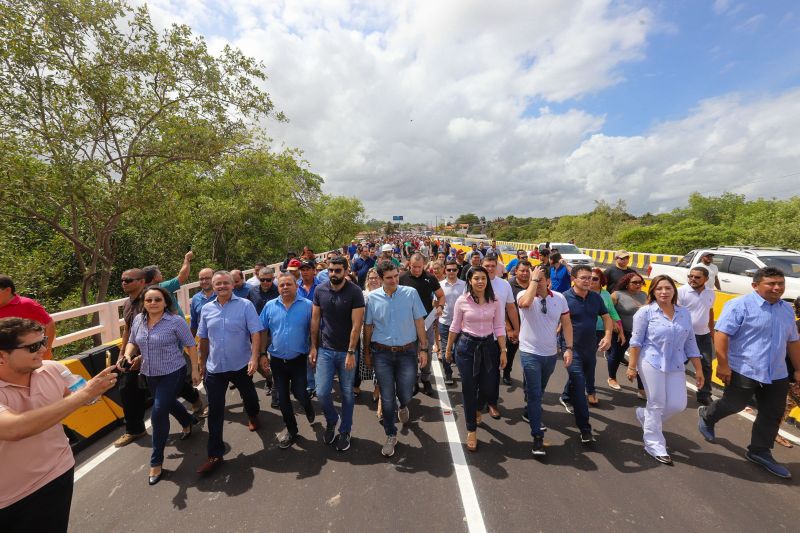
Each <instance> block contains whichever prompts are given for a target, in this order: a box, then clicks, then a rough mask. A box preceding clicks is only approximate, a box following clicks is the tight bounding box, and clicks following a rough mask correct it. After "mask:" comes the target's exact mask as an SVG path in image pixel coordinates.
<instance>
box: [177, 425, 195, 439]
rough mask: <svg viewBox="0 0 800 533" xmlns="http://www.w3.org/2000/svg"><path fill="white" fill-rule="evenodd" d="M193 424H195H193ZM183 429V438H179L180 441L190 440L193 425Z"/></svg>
mask: <svg viewBox="0 0 800 533" xmlns="http://www.w3.org/2000/svg"><path fill="white" fill-rule="evenodd" d="M192 423H194V422H192ZM187 428H188V429H189V430H188V431H186V429H187ZM183 429H184V430H183V431H182V432H181V436H180V437H178V439H179V440H186V439H188V438H189V437H191V436H192V426H191V425H189V426H186V427H185V428H183Z"/></svg>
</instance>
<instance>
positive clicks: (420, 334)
mask: <svg viewBox="0 0 800 533" xmlns="http://www.w3.org/2000/svg"><path fill="white" fill-rule="evenodd" d="M414 327H415V328H416V330H417V346H418V347H419V366H420V368H424V367H425V364H426V363H427V362H428V357H429V356H430V353H429V352H428V350H430V349H431V347H430V346H428V334H427V333H426V332H425V318H424V317H423V318H417V319H415V320H414Z"/></svg>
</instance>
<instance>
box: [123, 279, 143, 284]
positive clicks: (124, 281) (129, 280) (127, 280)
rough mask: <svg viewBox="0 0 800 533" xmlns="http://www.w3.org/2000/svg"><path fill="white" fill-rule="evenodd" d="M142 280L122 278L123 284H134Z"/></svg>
mask: <svg viewBox="0 0 800 533" xmlns="http://www.w3.org/2000/svg"><path fill="white" fill-rule="evenodd" d="M140 279H142V278H122V283H133V282H134V281H139V280H140Z"/></svg>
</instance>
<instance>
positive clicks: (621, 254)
mask: <svg viewBox="0 0 800 533" xmlns="http://www.w3.org/2000/svg"><path fill="white" fill-rule="evenodd" d="M630 256H631V254H629V253H628V252H626V251H625V250H619V251H618V252H617V253H616V255H615V256H614V257H615V258H617V259H625V258H626V257H630Z"/></svg>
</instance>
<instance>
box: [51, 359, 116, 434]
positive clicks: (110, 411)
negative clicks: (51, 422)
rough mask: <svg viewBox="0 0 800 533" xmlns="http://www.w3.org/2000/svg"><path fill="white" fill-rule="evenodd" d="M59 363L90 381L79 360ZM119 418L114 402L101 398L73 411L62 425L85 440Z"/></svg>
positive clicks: (89, 375) (88, 374)
mask: <svg viewBox="0 0 800 533" xmlns="http://www.w3.org/2000/svg"><path fill="white" fill-rule="evenodd" d="M59 362H60V363H61V364H63V365H65V366H66V367H67V368H69V371H70V372H72V373H73V374H76V375H78V376H83V377H84V378H85V379H86V380H87V381H88V380H90V379H92V376H91V374H90V373H89V371H88V370H87V369H86V367H85V366H84V365H83V363H82V362H81V360H80V359H65V360H63V361H59ZM121 417H122V408H121V407H120V406H119V405H118V404H117V403H116V402H115V401H113V400H111V399H110V398H108V397H106V396H103V397H101V398H100V400H98V401H97V402H96V403H94V404H92V405H86V406H83V407H81V408H80V409H78V410H77V411H74V412H73V413H72V414H71V415H69V416H68V417H67V418H65V419H64V420H63V421H62V423H63V424H64V425H66V426H67V427H68V428H70V429H71V430H72V431H74V432H75V433H77V434H78V435H79V436H81V437H82V438H84V439H87V438H89V437H91V436H92V435H94V434H95V433H97V432H98V431H100V430H101V429H103V428H105V427H106V426H108V425H110V424H113V423H114V422H116V421H117V420H118V419H120V418H121Z"/></svg>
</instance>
